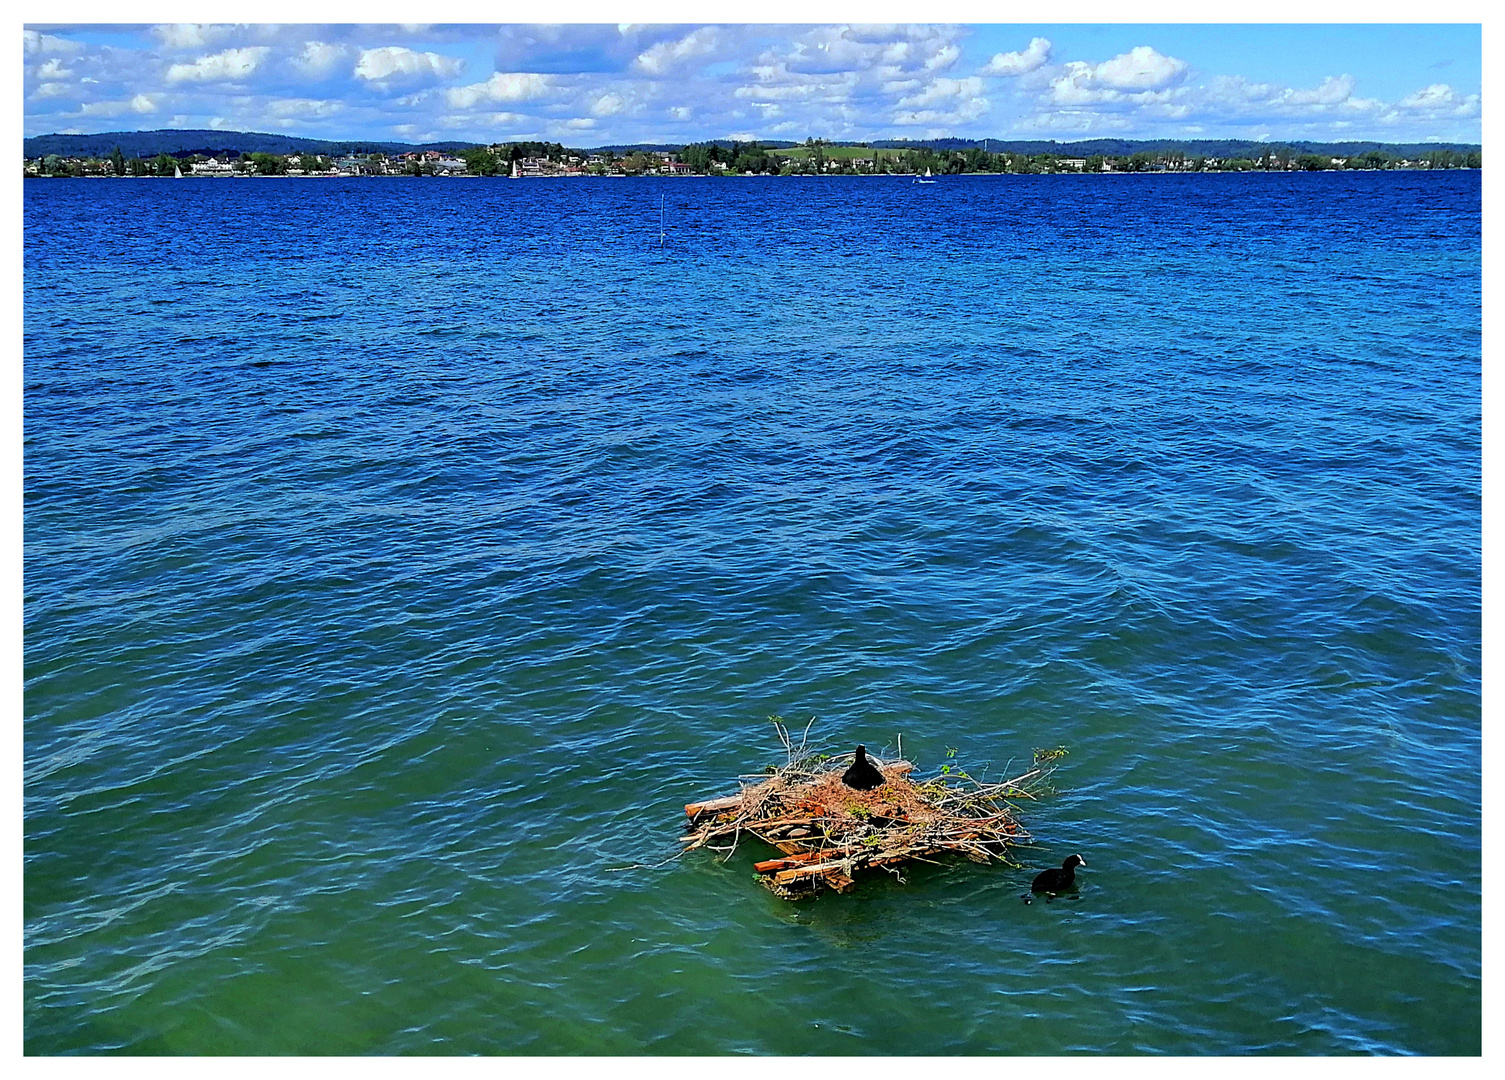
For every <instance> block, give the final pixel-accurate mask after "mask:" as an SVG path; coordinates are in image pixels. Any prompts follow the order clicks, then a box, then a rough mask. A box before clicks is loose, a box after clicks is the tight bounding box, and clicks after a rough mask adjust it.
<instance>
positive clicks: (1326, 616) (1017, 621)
mask: <svg viewBox="0 0 1505 1080" xmlns="http://www.w3.org/2000/svg"><path fill="white" fill-rule="evenodd" d="M660 194H662V195H663V196H664V197H665V201H666V204H667V212H666V216H667V217H668V219H669V220H670V221H671V222H673V223H674V228H673V230H672V232H671V236H670V239H669V241H668V243H666V245H665V248H664V250H663V251H660V250H658V249H657V247H656V244H657V239H658V199H659V195H660ZM25 213H26V219H25V220H26V245H27V246H26V310H25V320H26V321H25V330H26V357H25V361H26V366H25V379H26V384H25V385H26V389H25V395H26V396H25V409H26V418H25V419H26V442H25V464H26V477H25V497H26V503H25V524H24V528H25V544H26V550H25V560H26V562H25V645H26V656H25V693H26V699H25V714H26V727H25V768H26V773H25V796H26V818H25V827H26V847H25V855H26V864H25V932H26V951H25V963H26V968H25V1021H24V1022H25V1040H26V1041H25V1045H26V1050H27V1051H28V1052H29V1053H33V1054H69V1053H99V1052H118V1053H135V1054H206V1053H226V1054H273V1053H278V1054H283V1053H309V1054H323V1053H338V1054H404V1053H406V1054H419V1053H443V1054H461V1053H478V1054H639V1053H652V1054H723V1053H759V1054H768V1053H779V1054H959V1053H976V1054H1055V1053H1072V1052H1087V1053H1092V1052H1095V1053H1119V1054H1121V1053H1137V1052H1147V1053H1186V1054H1196V1053H1280V1054H1348V1053H1358V1054H1364V1053H1382V1054H1394V1053H1401V1054H1417V1053H1419V1054H1477V1053H1478V1052H1479V1050H1480V1038H1481V1016H1480V985H1481V981H1480V980H1481V959H1480V918H1481V917H1480V880H1481V875H1480V868H1479V854H1480V816H1479V796H1480V773H1479V757H1478V755H1479V746H1480V715H1479V700H1480V699H1479V693H1480V604H1479V585H1480V548H1479V529H1480V502H1479V482H1480V461H1479V448H1480V399H1479V366H1480V338H1479V329H1480V300H1479V267H1480V242H1479V187H1478V179H1477V174H1472V175H1470V174H1450V175H1425V174H1350V175H1341V174H1321V175H1300V176H1296V175H1293V176H1263V175H1262V176H1188V177H1142V178H1131V177H1122V178H1114V179H1111V180H1110V179H1109V178H1093V177H1064V176H1063V177H1040V178H976V179H958V180H956V181H955V182H950V183H945V184H937V185H934V186H926V187H914V186H911V185H883V184H881V183H879V182H873V183H846V184H843V183H841V182H839V181H824V180H811V181H808V182H799V183H794V182H786V183H778V182H770V183H763V182H749V183H746V184H742V183H731V182H717V181H711V180H707V181H704V182H702V181H691V180H684V181H675V182H666V183H663V184H658V183H656V182H653V181H646V182H643V183H641V184H629V183H625V182H622V183H616V184H610V183H599V184H596V183H591V182H587V181H580V182H576V183H552V182H547V181H538V182H530V183H518V184H509V183H506V182H501V181H498V182H494V183H490V182H475V183H467V184H442V183H424V182H411V183H403V182H392V183H387V182H383V181H376V180H371V181H353V182H349V183H346V182H341V181H329V182H319V183H308V184H298V183H293V182H288V183H281V184H258V183H245V184H235V183H224V184H218V183H213V182H197V181H192V182H188V183H184V184H167V183H165V182H164V183H144V182H143V183H139V184H126V183H119V184H90V183H87V182H56V183H51V182H47V183H41V182H32V183H28V185H27V189H26V202H25ZM247 221H255V222H256V223H257V229H256V230H255V235H254V236H253V235H249V234H248V233H247V231H246V230H245V229H244V228H243V227H241V225H242V223H244V222H247ZM394 237H401V238H402V242H401V243H398V242H396V241H395V240H394ZM100 244H104V245H105V247H106V248H107V250H106V251H105V252H103V253H101V251H100V250H99V245H100ZM770 713H779V714H782V715H783V716H785V717H786V718H788V719H789V721H790V722H791V723H794V722H796V721H797V722H798V724H799V725H800V726H803V723H804V722H805V721H806V720H807V719H809V718H810V717H811V716H815V717H817V721H816V725H815V727H814V729H813V731H812V738H814V739H817V740H820V741H821V742H823V743H824V744H826V745H828V746H829V747H831V748H832V749H846V748H849V746H850V744H851V743H854V742H858V741H861V742H865V743H867V744H868V746H870V747H875V748H877V747H883V746H884V745H885V744H888V745H889V746H893V744H894V743H895V742H896V740H897V738H898V736H899V735H900V734H902V736H903V742H904V749H905V751H906V755H907V756H910V757H912V758H915V759H917V760H918V761H919V762H920V765H921V767H922V769H928V768H934V767H936V766H938V765H939V764H940V763H941V762H942V761H943V760H944V755H945V753H946V749H947V748H948V747H959V748H960V750H959V756H958V760H959V761H961V762H964V763H966V764H968V765H969V766H972V767H988V768H989V769H990V770H992V771H993V772H995V773H997V772H999V771H1001V770H1003V769H1004V768H1005V766H1006V764H1007V763H1008V761H1009V760H1010V759H1027V758H1028V756H1029V754H1030V752H1031V750H1032V748H1034V747H1037V746H1056V745H1065V746H1067V747H1068V748H1069V750H1070V754H1069V756H1068V757H1067V758H1066V760H1065V763H1064V765H1063V767H1062V768H1061V770H1060V771H1059V772H1058V773H1057V776H1056V784H1057V787H1058V788H1059V793H1058V794H1057V795H1056V796H1054V797H1052V798H1050V799H1048V800H1044V801H1042V802H1040V803H1039V804H1038V805H1031V806H1029V807H1027V808H1026V811H1025V820H1026V824H1027V825H1028V827H1029V828H1030V830H1031V831H1032V832H1033V833H1034V834H1035V836H1036V837H1037V838H1038V840H1039V843H1040V849H1039V850H1038V851H1035V852H1031V853H1028V854H1029V858H1028V861H1029V862H1030V867H1029V868H1027V869H1024V870H1014V869H1007V868H997V867H978V866H974V865H972V864H969V863H963V864H961V865H958V866H950V865H948V866H935V867H931V866H921V867H916V868H914V869H913V870H911V871H908V872H906V873H905V875H904V881H903V882H902V883H900V882H898V881H895V880H894V879H893V878H890V877H887V876H884V875H879V876H877V877H874V878H871V879H867V880H864V881H863V882H862V883H861V884H860V887H859V888H858V889H857V890H855V891H854V892H853V893H851V894H848V895H841V896H835V895H832V896H824V897H822V898H820V899H818V900H816V901H813V902H809V903H801V904H789V903H786V902H783V901H780V900H778V899H776V898H774V897H773V896H771V895H770V894H768V893H767V892H765V891H764V890H763V889H762V888H761V887H760V886H759V885H758V884H757V882H756V880H755V875H754V874H753V872H752V869H751V864H752V863H753V862H754V861H755V860H756V859H757V858H760V857H763V856H764V855H765V854H766V852H765V851H760V850H757V849H756V847H755V845H749V846H745V847H744V848H742V849H741V850H739V851H738V852H737V854H736V855H735V856H734V857H733V858H732V860H731V861H730V862H729V863H727V864H725V865H723V864H720V863H718V862H716V861H715V860H714V859H713V858H711V857H710V856H709V855H707V854H705V853H699V854H696V855H692V856H690V857H687V858H685V859H682V860H679V861H677V862H672V863H669V864H668V865H666V866H663V867H661V868H659V869H655V870H651V871H649V870H637V871H633V872H627V873H617V872H613V871H612V868H614V867H621V866H624V865H626V864H630V863H634V862H638V861H657V860H659V859H663V858H667V856H669V855H671V854H672V853H673V852H674V851H675V850H676V847H675V844H674V838H675V837H676V836H677V835H678V833H679V828H680V825H681V823H682V820H683V812H682V807H683V804H684V803H685V802H687V801H689V800H691V799H693V798H696V797H700V796H706V795H713V794H718V793H721V792H724V791H728V790H731V789H732V788H733V787H734V783H735V780H734V778H735V776H736V775H737V774H739V773H744V772H751V771H756V770H757V769H758V768H760V767H761V766H762V765H764V764H766V763H769V762H772V761H774V760H776V759H777V757H778V744H777V740H776V738H775V736H774V732H773V728H772V727H771V725H770V724H769V723H768V720H767V717H768V715H769V714H770ZM1071 851H1080V852H1081V853H1082V854H1084V855H1085V856H1086V858H1087V860H1088V863H1089V866H1088V868H1087V869H1085V870H1083V871H1081V872H1080V874H1079V880H1080V882H1081V888H1080V890H1079V892H1078V894H1077V895H1076V896H1075V897H1072V898H1069V899H1063V900H1061V901H1058V902H1056V903H1052V904H1043V903H1035V904H1031V905H1025V904H1023V903H1021V902H1020V894H1021V892H1023V891H1024V890H1025V889H1026V888H1027V885H1028V881H1029V879H1030V877H1031V875H1032V873H1033V872H1034V870H1035V869H1036V868H1038V867H1040V866H1045V865H1053V864H1058V863H1059V861H1060V859H1061V858H1062V857H1063V856H1064V855H1065V854H1067V853H1069V852H1071Z"/></svg>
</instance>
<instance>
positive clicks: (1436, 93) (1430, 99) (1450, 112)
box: [1395, 83, 1479, 117]
mask: <svg viewBox="0 0 1505 1080" xmlns="http://www.w3.org/2000/svg"><path fill="white" fill-rule="evenodd" d="M1395 108H1396V110H1397V111H1405V112H1411V113H1417V114H1421V115H1425V116H1429V117H1442V116H1457V117H1472V116H1478V115H1479V95H1478V94H1468V95H1466V96H1465V95H1463V94H1460V93H1458V91H1456V90H1454V89H1453V88H1452V87H1451V86H1449V85H1448V84H1447V83H1433V84H1432V85H1431V86H1429V87H1427V88H1426V89H1425V90H1418V91H1416V93H1414V94H1410V95H1408V96H1406V97H1403V98H1401V100H1400V101H1398V102H1396V105H1395Z"/></svg>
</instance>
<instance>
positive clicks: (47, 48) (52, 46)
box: [21, 30, 84, 56]
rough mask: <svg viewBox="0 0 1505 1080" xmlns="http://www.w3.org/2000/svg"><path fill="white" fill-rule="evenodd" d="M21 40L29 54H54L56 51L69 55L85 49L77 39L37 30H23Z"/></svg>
mask: <svg viewBox="0 0 1505 1080" xmlns="http://www.w3.org/2000/svg"><path fill="white" fill-rule="evenodd" d="M21 40H22V42H23V48H24V50H25V52H26V55H27V56H33V55H36V54H38V53H41V54H43V55H52V54H55V53H62V54H64V55H67V54H70V53H78V52H83V51H84V47H83V46H82V45H80V44H79V43H78V42H76V41H69V40H68V39H67V38H60V37H54V36H53V35H51V34H41V33H38V32H37V31H35V30H23V31H22V34H21Z"/></svg>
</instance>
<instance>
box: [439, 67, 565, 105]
mask: <svg viewBox="0 0 1505 1080" xmlns="http://www.w3.org/2000/svg"><path fill="white" fill-rule="evenodd" d="M553 89H554V81H553V79H551V78H550V77H549V76H547V75H535V74H533V73H532V72H527V71H498V72H496V73H494V74H493V75H492V76H491V78H489V79H487V80H486V81H485V82H479V83H472V84H471V85H470V86H457V87H453V88H451V89H449V90H446V91H445V95H446V97H447V98H448V99H449V103H450V104H451V105H452V106H454V107H455V108H457V109H468V108H471V107H472V106H473V105H475V104H477V103H478V102H482V101H532V100H535V99H536V98H540V97H543V96H544V95H545V94H548V93H549V92H551V91H552V90H553Z"/></svg>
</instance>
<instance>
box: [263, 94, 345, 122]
mask: <svg viewBox="0 0 1505 1080" xmlns="http://www.w3.org/2000/svg"><path fill="white" fill-rule="evenodd" d="M344 109H345V103H344V102H343V101H333V100H327V99H319V98H279V99H277V100H276V101H272V102H268V103H267V107H266V112H267V115H268V116H273V117H276V118H278V119H289V118H292V119H320V118H322V117H326V116H333V115H335V114H336V113H339V112H343V111H344Z"/></svg>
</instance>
